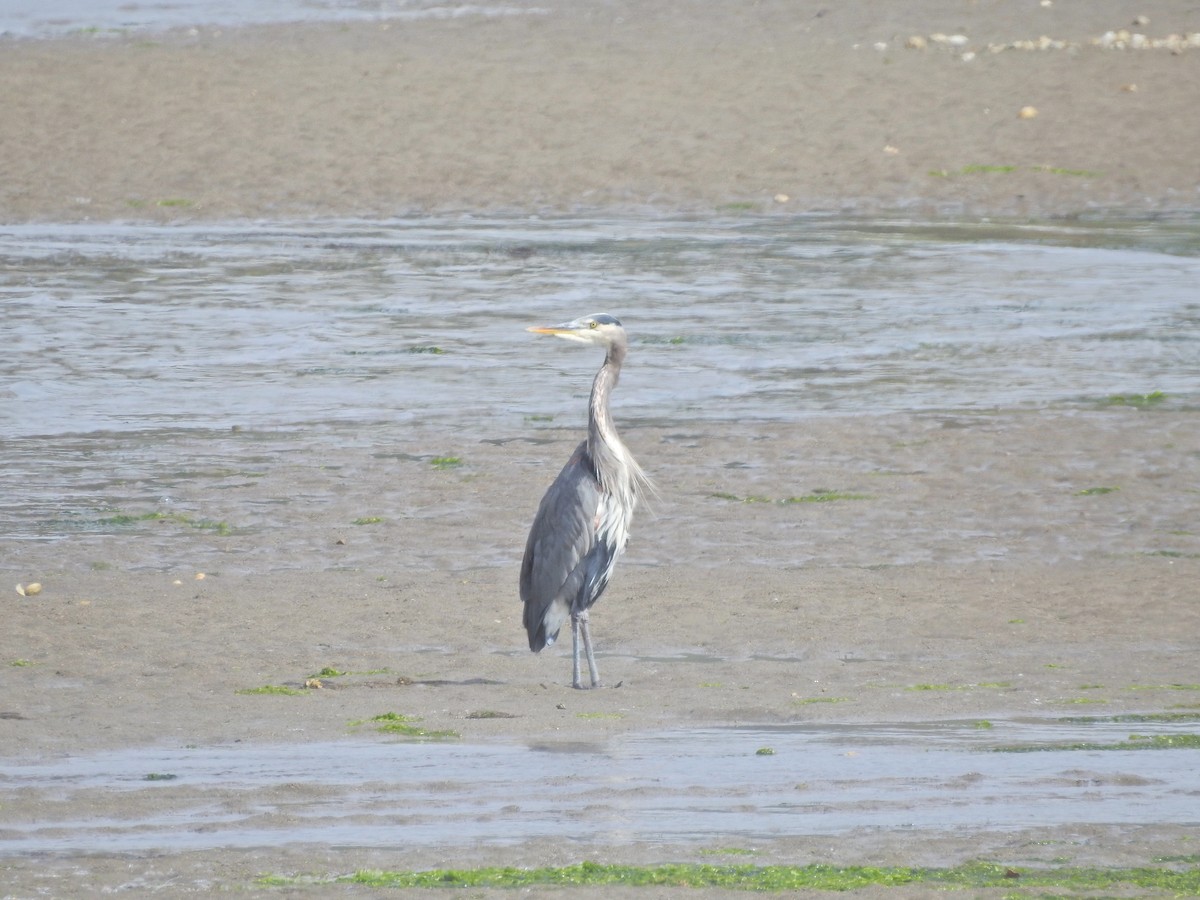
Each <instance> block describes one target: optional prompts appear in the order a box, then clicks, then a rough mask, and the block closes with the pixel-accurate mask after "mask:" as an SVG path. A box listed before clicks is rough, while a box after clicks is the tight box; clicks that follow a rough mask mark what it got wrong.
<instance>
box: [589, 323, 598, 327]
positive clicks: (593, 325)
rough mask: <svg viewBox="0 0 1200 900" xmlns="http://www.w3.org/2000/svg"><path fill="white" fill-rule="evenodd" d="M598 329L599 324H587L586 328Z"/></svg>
mask: <svg viewBox="0 0 1200 900" xmlns="http://www.w3.org/2000/svg"><path fill="white" fill-rule="evenodd" d="M599 327H600V323H599V322H588V328H599Z"/></svg>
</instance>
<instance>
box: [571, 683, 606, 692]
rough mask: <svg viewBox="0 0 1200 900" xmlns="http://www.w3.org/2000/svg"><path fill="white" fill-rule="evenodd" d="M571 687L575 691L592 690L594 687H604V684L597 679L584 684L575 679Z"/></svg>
mask: <svg viewBox="0 0 1200 900" xmlns="http://www.w3.org/2000/svg"><path fill="white" fill-rule="evenodd" d="M571 687H573V688H575V690H577V691H592V690H595V689H596V688H602V687H604V684H603V683H602V682H599V681H593V682H592V683H591V684H584V683H583V682H582V681H576V682H575V683H574V684H573V685H571Z"/></svg>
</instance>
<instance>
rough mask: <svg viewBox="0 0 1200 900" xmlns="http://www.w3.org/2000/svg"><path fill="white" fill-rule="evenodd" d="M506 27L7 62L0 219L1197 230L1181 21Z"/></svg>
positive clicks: (509, 23)
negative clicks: (1082, 220)
mask: <svg viewBox="0 0 1200 900" xmlns="http://www.w3.org/2000/svg"><path fill="white" fill-rule="evenodd" d="M510 6H511V8H513V9H522V8H525V9H528V10H529V12H528V14H523V15H509V16H498V17H481V16H464V17H458V18H449V19H426V20H416V21H410V22H395V23H392V24H390V25H388V24H382V25H351V26H346V27H294V28H286V27H285V28H278V27H268V28H260V29H249V30H246V31H239V32H222V31H217V30H214V29H211V28H200V29H197V30H196V31H195V32H194V33H192V32H179V33H171V34H168V35H156V36H150V37H147V36H143V35H137V34H134V35H130V36H128V37H124V38H105V37H95V36H82V37H80V38H78V39H74V40H67V41H55V42H48V43H41V42H9V43H7V44H6V45H5V46H4V48H3V53H2V54H0V83H3V84H4V85H5V86H6V90H4V91H3V92H0V122H3V123H4V127H3V129H0V158H3V159H4V160H5V176H4V178H3V180H2V181H0V221H8V222H13V221H26V220H50V221H63V220H87V219H100V220H110V219H114V218H116V219H143V218H148V219H159V220H177V219H181V218H187V219H195V218H208V219H222V218H229V217H239V216H251V217H268V218H289V217H296V216H331V215H332V216H367V217H374V216H396V215H405V214H409V213H419V212H446V211H463V212H478V211H481V210H505V211H530V212H538V213H553V212H563V211H569V212H574V211H587V210H595V209H613V208H622V209H626V210H653V209H663V208H666V209H669V210H671V211H679V210H680V209H686V210H694V211H696V212H698V213H704V212H709V211H711V210H713V209H714V207H717V208H721V207H726V208H729V207H732V208H735V209H739V208H746V209H748V210H753V211H774V212H780V213H788V214H794V213H797V212H807V211H812V210H838V211H843V210H855V211H865V212H871V211H874V210H885V209H886V210H900V211H908V212H912V213H914V214H929V213H941V212H950V213H963V214H968V215H1018V216H1026V215H1079V214H1084V213H1096V212H1103V211H1112V210H1117V211H1125V212H1132V213H1139V214H1148V213H1160V212H1162V211H1164V210H1177V209H1185V210H1194V209H1195V208H1196V207H1197V206H1198V205H1200V193H1198V190H1200V170H1198V169H1197V166H1196V163H1195V159H1194V154H1191V153H1189V152H1187V148H1190V147H1196V146H1200V116H1197V115H1196V112H1197V109H1196V106H1197V102H1198V99H1200V98H1198V97H1197V92H1196V89H1195V85H1196V84H1197V83H1198V82H1200V47H1197V48H1193V49H1189V50H1184V51H1182V52H1172V50H1170V49H1165V48H1163V49H1124V50H1121V49H1101V48H1099V47H1097V46H1095V45H1094V44H1093V42H1094V41H1097V40H1099V39H1101V38H1102V36H1103V35H1105V34H1106V33H1108V32H1113V33H1114V34H1116V33H1119V32H1120V31H1121V30H1122V29H1127V30H1128V31H1129V32H1130V40H1131V41H1132V34H1133V33H1135V32H1136V33H1139V34H1142V35H1143V36H1144V38H1145V40H1146V42H1153V41H1161V40H1166V39H1167V38H1169V36H1170V35H1173V34H1174V35H1180V36H1183V35H1187V34H1189V33H1193V34H1194V33H1200V13H1198V12H1197V11H1196V10H1195V9H1194V8H1189V7H1187V6H1186V5H1181V4H1178V3H1175V2H1172V0H1144V2H1138V3H1129V2H1127V0H1094V2H1089V3H1086V4H1083V3H1053V4H1051V5H1050V6H1047V7H1043V6H1040V5H1039V4H1038V3H1037V2H1035V0H1029V2H1027V3H1020V4H1015V5H1014V4H1012V3H1003V2H995V0H993V2H972V3H962V2H949V0H908V2H904V3H900V4H889V5H888V6H887V7H886V9H883V10H881V9H880V8H879V7H878V5H877V4H872V3H868V2H865V0H857V2H847V3H837V4H825V5H818V4H803V5H801V6H796V4H794V3H790V2H786V0H773V2H763V3H756V4H754V6H753V8H752V9H747V8H746V6H745V4H743V3H735V2H726V0H716V2H710V3H705V4H704V5H703V12H699V11H698V10H697V9H696V8H695V5H694V4H692V3H675V2H672V3H661V4H653V5H652V6H651V7H649V8H647V7H646V6H645V5H644V4H632V3H620V2H618V3H604V4H596V3H584V4H570V3H550V4H532V3H525V4H521V3H516V4H511V5H510ZM1139 17H1141V18H1140V19H1139ZM1135 20H1137V21H1143V22H1144V24H1135ZM939 35H941V36H943V37H946V38H953V37H957V36H962V38H963V39H964V40H965V43H963V44H951V43H939V42H938V41H937V40H936V38H937V36H939ZM1042 37H1045V38H1047V39H1049V40H1050V41H1052V42H1061V43H1062V47H1061V49H1043V50H1038V49H1019V48H1021V47H1024V46H1025V44H1024V43H1022V42H1036V41H1038V40H1039V39H1040V38H1042ZM912 38H920V39H922V40H924V41H925V42H926V45H927V46H926V48H925V49H923V50H922V49H911V48H908V47H906V44H907V43H908V42H909V41H910V39H912ZM1052 46H1055V47H1057V46H1058V45H1057V44H1053V45H1052ZM995 47H1009V48H1010V49H1005V50H1003V51H1002V52H992V49H991V48H995ZM964 53H973V54H974V58H973V59H971V60H970V61H964V60H963V54H964ZM1026 107H1032V108H1034V109H1036V111H1037V115H1036V117H1035V118H1021V117H1020V112H1021V110H1022V109H1024V108H1026ZM980 167H982V168H980ZM777 198H778V199H777ZM785 198H786V199H785Z"/></svg>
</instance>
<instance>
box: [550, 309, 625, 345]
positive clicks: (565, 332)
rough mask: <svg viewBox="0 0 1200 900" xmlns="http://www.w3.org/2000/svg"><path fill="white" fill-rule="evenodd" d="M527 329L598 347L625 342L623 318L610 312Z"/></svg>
mask: <svg viewBox="0 0 1200 900" xmlns="http://www.w3.org/2000/svg"><path fill="white" fill-rule="evenodd" d="M527 330H529V331H532V332H533V333H534V334H553V335H555V336H557V337H560V338H566V339H567V340H568V341H577V342H578V343H580V344H593V345H595V346H597V347H612V346H614V345H615V344H623V343H624V342H625V329H624V328H623V327H621V320H620V319H618V318H616V317H615V316H610V315H609V314H608V313H597V314H596V315H594V316H583V317H582V318H579V319H574V320H572V321H570V322H563V323H562V324H561V325H550V326H547V327H540V326H535V327H533V328H529V329H527Z"/></svg>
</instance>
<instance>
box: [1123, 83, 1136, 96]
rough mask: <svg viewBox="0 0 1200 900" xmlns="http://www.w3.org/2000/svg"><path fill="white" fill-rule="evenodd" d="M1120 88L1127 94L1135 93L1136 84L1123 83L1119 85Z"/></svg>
mask: <svg viewBox="0 0 1200 900" xmlns="http://www.w3.org/2000/svg"><path fill="white" fill-rule="evenodd" d="M1121 90H1123V91H1124V92H1125V93H1127V94H1136V93H1137V85H1136V84H1123V85H1121Z"/></svg>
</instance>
